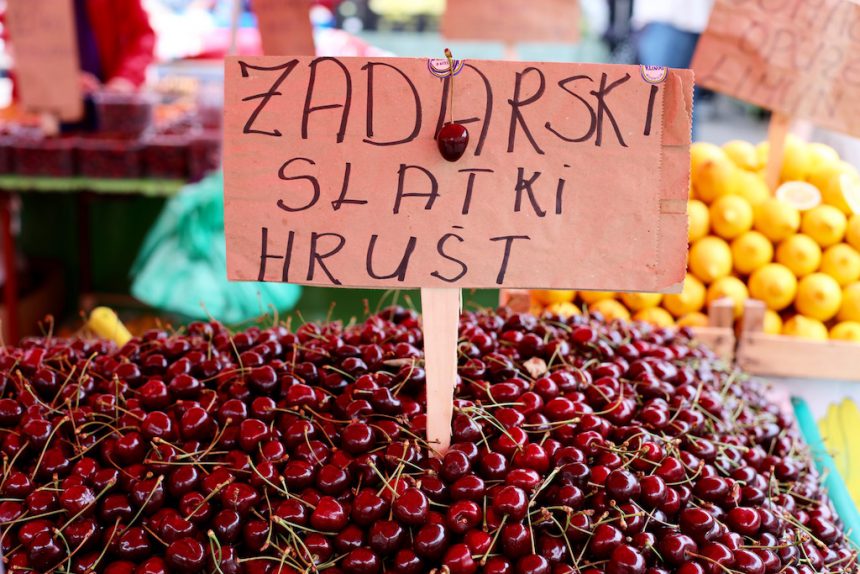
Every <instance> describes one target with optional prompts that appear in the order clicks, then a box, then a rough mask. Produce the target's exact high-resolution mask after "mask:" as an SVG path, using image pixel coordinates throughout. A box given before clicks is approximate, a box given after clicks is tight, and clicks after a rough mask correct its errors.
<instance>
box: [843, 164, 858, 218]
mask: <svg viewBox="0 0 860 574" xmlns="http://www.w3.org/2000/svg"><path fill="white" fill-rule="evenodd" d="M839 188H840V189H841V191H842V200H843V201H844V202H845V205H846V206H848V211H847V212H846V214H847V215H853V214H855V213H860V177H855V176H853V175H849V174H843V175H842V177H840V178H839Z"/></svg>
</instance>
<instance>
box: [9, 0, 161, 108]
mask: <svg viewBox="0 0 860 574" xmlns="http://www.w3.org/2000/svg"><path fill="white" fill-rule="evenodd" d="M74 3H75V25H76V29H77V37H78V55H79V57H80V66H81V81H82V82H83V84H84V90H85V91H87V92H93V91H96V90H99V89H102V88H104V89H107V90H110V91H116V92H132V91H135V90H136V89H137V88H139V87H140V86H142V85H143V83H144V81H145V80H146V70H147V68H148V67H149V65H150V64H151V63H152V62H153V60H154V57H155V56H154V54H155V32H153V30H152V27H151V26H150V25H149V17H148V15H147V13H146V11H145V10H144V9H143V6H142V5H141V0H74ZM12 41H13V42H14V38H13V39H12Z"/></svg>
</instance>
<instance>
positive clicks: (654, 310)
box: [633, 307, 675, 327]
mask: <svg viewBox="0 0 860 574" xmlns="http://www.w3.org/2000/svg"><path fill="white" fill-rule="evenodd" d="M633 320H634V321H642V322H643V323H651V324H652V325H655V326H657V327H671V326H672V325H674V324H675V320H674V319H672V315H670V314H669V312H668V311H667V310H666V309H663V308H661V307H650V308H648V309H642V310H641V311H639V312H638V313H636V314H635V315H633Z"/></svg>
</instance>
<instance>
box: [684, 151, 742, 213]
mask: <svg viewBox="0 0 860 574" xmlns="http://www.w3.org/2000/svg"><path fill="white" fill-rule="evenodd" d="M718 149H719V148H718ZM720 151H721V152H722V150H720ZM740 172H741V170H740V169H738V168H737V167H735V164H733V163H732V160H730V159H729V158H728V156H726V155H725V154H723V155H722V156H715V157H713V158H710V159H708V160H706V161H705V162H704V163H703V164H702V165H701V166H699V169H698V171H697V172H694V173H693V185H694V186H695V188H696V197H698V198H699V199H701V200H702V201H704V202H705V203H708V204H710V203H711V202H712V201H714V200H715V199H717V198H719V197H722V196H724V195H732V194H734V193H736V190H737V189H738V187H739V182H740V179H739V177H738V174H739V173H740Z"/></svg>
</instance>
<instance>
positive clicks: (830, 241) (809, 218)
mask: <svg viewBox="0 0 860 574" xmlns="http://www.w3.org/2000/svg"><path fill="white" fill-rule="evenodd" d="M847 228H848V220H847V219H846V218H845V214H844V213H842V212H841V211H839V210H838V209H836V208H835V207H833V206H832V205H819V206H818V207H816V208H815V209H810V210H809V211H807V212H806V213H804V214H803V223H801V225H800V230H801V231H802V232H803V233H805V234H807V235H808V236H810V237H811V238H813V239H814V240H815V241H816V243H818V244H819V245H820V246H822V247H829V246H831V245H835V244H836V243H839V242H840V241H842V238H843V237H845V231H846V230H847Z"/></svg>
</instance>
